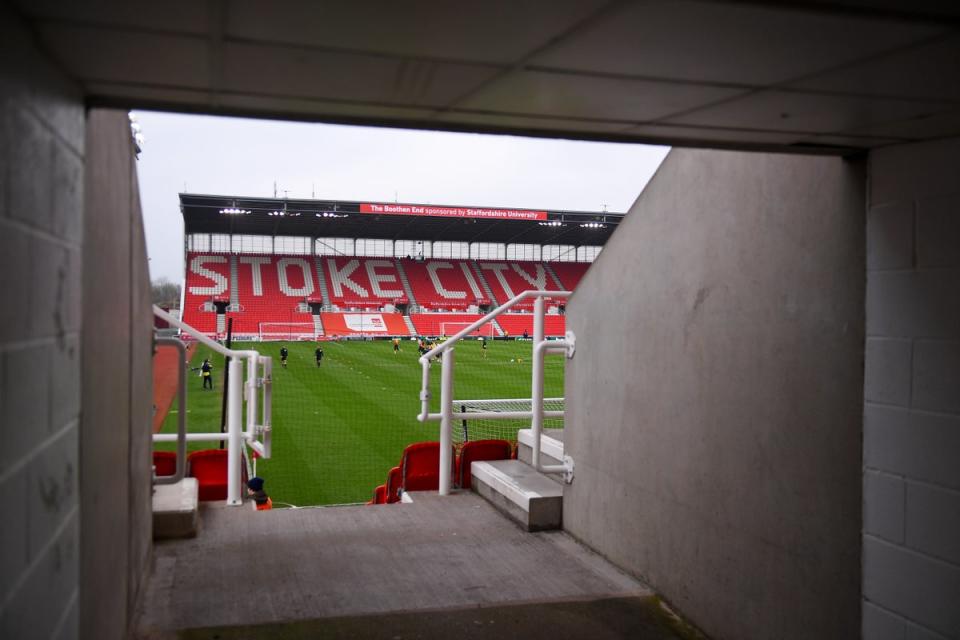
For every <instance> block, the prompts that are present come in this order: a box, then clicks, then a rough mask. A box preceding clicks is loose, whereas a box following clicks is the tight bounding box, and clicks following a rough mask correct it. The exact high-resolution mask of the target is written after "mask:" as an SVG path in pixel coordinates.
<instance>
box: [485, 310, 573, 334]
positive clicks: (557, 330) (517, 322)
mask: <svg viewBox="0 0 960 640" xmlns="http://www.w3.org/2000/svg"><path fill="white" fill-rule="evenodd" d="M497 322H499V323H500V326H501V327H502V328H503V330H504V331H506V332H507V333H508V334H510V336H511V337H514V338H516V337H519V336H522V335H523V332H524V331H526V332H527V334H528V335H529V336H531V337H532V336H533V314H532V313H504V314H502V315H500V316H497ZM566 330H567V321H566V318H565V317H564V316H562V315H555V314H554V315H550V314H547V315H545V316H544V317H543V335H545V336H550V337H555V336H562V335H563V334H564V332H565V331H566Z"/></svg>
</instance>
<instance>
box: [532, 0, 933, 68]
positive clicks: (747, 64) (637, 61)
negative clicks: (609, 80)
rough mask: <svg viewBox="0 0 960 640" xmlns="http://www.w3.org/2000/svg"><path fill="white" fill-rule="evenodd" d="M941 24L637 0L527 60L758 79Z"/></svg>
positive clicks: (865, 51) (836, 60) (853, 55)
mask: <svg viewBox="0 0 960 640" xmlns="http://www.w3.org/2000/svg"><path fill="white" fill-rule="evenodd" d="M942 31H943V30H942V29H940V28H937V27H931V26H929V25H917V24H902V23H896V22H892V21H885V20H884V21H880V20H863V19H855V18H851V17H849V16H844V15H839V16H837V15H835V16H830V15H823V14H818V13H812V12H797V11H785V10H782V9H780V10H776V9H768V8H764V7H758V6H755V5H749V4H746V5H734V4H729V3H711V2H678V1H676V0H671V1H659V2H655V1H650V2H637V3H630V4H627V5H625V6H624V8H623V10H621V11H619V12H617V13H616V14H609V15H605V16H604V17H603V18H602V19H600V20H598V21H597V22H596V23H595V24H593V25H592V26H590V27H588V28H586V29H584V30H583V31H582V32H580V33H577V34H575V35H573V36H571V37H570V38H567V39H565V40H564V41H562V42H560V43H558V44H557V45H556V46H554V47H552V48H551V49H550V50H549V51H547V52H544V53H543V54H541V55H538V56H536V57H535V58H534V59H533V60H532V61H531V64H534V65H542V66H550V67H556V68H563V69H576V70H582V71H593V72H605V73H617V74H627V75H639V76H647V77H656V78H671V79H685V80H699V81H709V82H720V83H736V84H747V85H754V86H759V85H769V84H771V83H778V82H783V81H785V80H789V79H792V78H797V77H799V76H802V75H805V74H809V73H812V72H815V71H820V70H823V69H828V68H831V67H834V66H836V65H838V64H843V63H847V62H850V61H853V60H856V59H858V58H862V57H864V56H869V55H873V54H875V53H877V52H879V51H884V50H888V49H891V48H895V47H900V46H903V45H906V44H909V43H911V42H915V41H917V40H919V39H922V38H927V37H930V36H932V35H935V34H937V33H941V32H942ZM853 34H856V36H855V37H853Z"/></svg>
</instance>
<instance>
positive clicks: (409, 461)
mask: <svg viewBox="0 0 960 640" xmlns="http://www.w3.org/2000/svg"><path fill="white" fill-rule="evenodd" d="M450 462H451V466H450V471H451V473H452V472H453V471H455V469H456V455H454V452H453V451H451V452H450ZM400 476H401V483H400V486H401V488H402V489H403V490H404V491H436V490H437V489H439V488H440V443H439V442H414V443H413V444H411V445H408V446H407V448H406V449H404V450H403V457H402V458H401V460H400Z"/></svg>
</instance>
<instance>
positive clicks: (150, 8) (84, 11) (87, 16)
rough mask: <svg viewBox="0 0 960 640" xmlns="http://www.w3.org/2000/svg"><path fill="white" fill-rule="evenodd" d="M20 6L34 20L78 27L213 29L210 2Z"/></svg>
mask: <svg viewBox="0 0 960 640" xmlns="http://www.w3.org/2000/svg"><path fill="white" fill-rule="evenodd" d="M17 4H18V5H19V6H20V10H21V11H23V12H24V13H25V14H27V15H28V16H31V17H33V18H44V19H47V20H50V21H62V22H69V23H76V24H96V25H102V26H114V27H125V28H130V27H134V28H137V29H147V30H151V31H170V32H180V33H185V34H202V33H205V32H206V31H207V29H208V27H209V26H210V25H209V19H208V14H207V8H208V6H209V3H207V2H196V1H195V0H163V2H151V1H148V0H129V1H124V0H74V1H73V2H64V1H63V0H18V2H17Z"/></svg>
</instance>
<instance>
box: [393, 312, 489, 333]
mask: <svg viewBox="0 0 960 640" xmlns="http://www.w3.org/2000/svg"><path fill="white" fill-rule="evenodd" d="M481 317H482V316H481V315H480V314H479V313H414V314H411V315H410V319H411V320H412V321H413V326H414V327H416V329H417V335H421V336H442V335H448V336H449V335H453V334H454V333H456V332H457V331H459V330H460V329H464V328H466V325H467V324H468V323H470V322H474V321H475V320H479V319H480V318H481ZM444 325H447V326H444ZM451 325H452V326H451ZM458 325H459V326H458ZM471 335H474V336H479V335H490V334H489V329H486V328H482V329H481V330H478V331H474V332H473V333H472V334H471Z"/></svg>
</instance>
